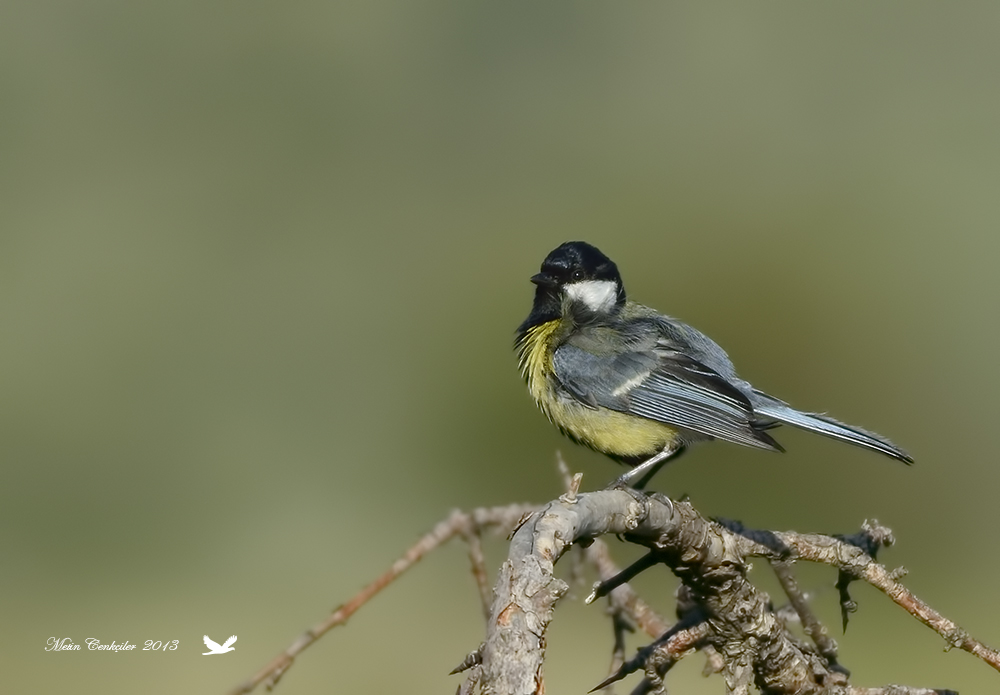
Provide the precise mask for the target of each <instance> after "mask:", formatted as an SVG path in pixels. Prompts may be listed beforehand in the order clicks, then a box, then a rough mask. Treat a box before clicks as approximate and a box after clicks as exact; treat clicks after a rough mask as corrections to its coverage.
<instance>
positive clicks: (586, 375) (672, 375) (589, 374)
mask: <svg viewBox="0 0 1000 695" xmlns="http://www.w3.org/2000/svg"><path fill="white" fill-rule="evenodd" d="M553 368H554V370H555V375H556V377H557V378H558V379H559V381H560V383H561V384H562V385H563V387H564V388H565V389H566V390H567V391H568V392H569V393H570V394H571V395H572V396H573V397H574V398H576V399H577V400H578V401H580V402H581V403H583V404H584V405H588V406H590V407H598V406H600V407H604V408H609V409H611V410H617V411H619V412H623V413H629V414H632V415H637V416H639V417H644V418H647V419H650V420H656V421H658V422H663V423H666V424H668V425H674V426H676V427H680V428H684V429H687V430H691V431H693V432H698V433H700V434H703V435H707V436H709V437H714V438H717V439H724V440H727V441H731V442H735V443H737V444H743V445H745V446H752V447H757V448H760V449H772V450H774V449H776V450H779V451H780V450H781V447H780V446H779V445H778V443H777V442H776V441H774V439H772V438H771V437H770V436H769V435H768V434H767V433H766V432H763V431H762V423H758V421H757V420H758V419H757V417H756V416H755V414H754V410H753V406H752V405H751V403H750V401H749V400H748V398H747V397H746V396H745V395H744V394H743V392H742V391H740V390H739V389H738V388H736V387H735V386H733V385H732V384H730V383H729V382H728V381H726V379H724V378H723V377H722V376H720V375H719V374H718V373H717V372H716V371H714V370H712V369H710V368H709V367H707V366H705V365H704V364H702V363H701V362H698V361H697V360H695V359H693V358H691V357H689V356H687V355H684V354H682V353H679V352H676V351H673V350H669V349H662V348H660V349H646V350H628V351H623V352H618V353H614V354H608V355H597V354H593V353H591V352H589V351H587V350H584V349H582V348H580V347H577V346H575V345H572V344H566V345H562V346H560V347H559V348H558V349H557V350H556V351H555V354H554V355H553Z"/></svg>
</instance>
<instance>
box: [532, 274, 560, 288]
mask: <svg viewBox="0 0 1000 695" xmlns="http://www.w3.org/2000/svg"><path fill="white" fill-rule="evenodd" d="M531 281H532V282H533V283H535V284H536V285H538V286H540V287H555V286H556V284H557V283H556V279H555V278H554V277H553V276H551V275H549V274H548V273H539V274H538V275H532V276H531Z"/></svg>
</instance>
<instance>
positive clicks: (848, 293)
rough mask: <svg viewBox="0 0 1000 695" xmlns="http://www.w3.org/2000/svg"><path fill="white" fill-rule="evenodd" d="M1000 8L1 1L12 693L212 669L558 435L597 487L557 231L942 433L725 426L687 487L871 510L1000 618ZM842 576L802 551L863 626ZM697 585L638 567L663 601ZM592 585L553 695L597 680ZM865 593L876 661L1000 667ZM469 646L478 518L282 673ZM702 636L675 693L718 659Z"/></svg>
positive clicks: (981, 624)
mask: <svg viewBox="0 0 1000 695" xmlns="http://www.w3.org/2000/svg"><path fill="white" fill-rule="evenodd" d="M998 30H1000V10H998V7H997V5H996V4H995V3H978V4H977V3H962V4H960V5H955V4H942V3H932V2H905V3H904V2H885V3H878V4H872V3H867V2H838V3H809V4H803V3H793V2H772V3H766V4H763V3H754V4H749V3H671V4H669V5H668V4H665V3H664V4H654V3H642V4H629V5H622V4H618V3H573V4H570V3H565V2H557V3H546V4H544V5H538V4H534V3H530V4H529V3H516V2H515V3H484V2H476V1H471V2H470V1H468V0H467V1H465V2H426V3H381V2H370V1H366V2H353V3H326V2H298V1H294V0H293V1H292V2H285V3H263V2H255V1H248V2H241V3H212V4H206V3H201V2H172V3H156V4H154V3H124V2H117V3H116V2H97V1H94V2H86V3H78V2H52V3H36V2H23V1H19V0H9V1H8V2H5V3H3V4H2V5H0V94H2V97H0V187H2V189H0V190H2V201H3V202H2V205H0V326H2V329H0V414H2V416H0V460H2V468H0V472H2V483H0V528H2V530H0V552H2V557H3V563H2V566H3V569H2V572H0V595H2V597H3V598H2V605H3V617H2V627H0V639H2V641H0V670H2V672H3V673H4V690H5V691H6V692H10V693H52V692H77V693H115V694H118V693H123V694H124V693H144V694H148V695H158V694H160V693H164V694H165V693H194V692H198V693H222V692H224V691H225V690H227V689H228V688H230V687H232V686H233V685H235V684H236V683H237V682H239V681H241V680H243V679H244V678H245V677H247V676H249V675H250V674H251V673H253V672H254V671H256V670H257V669H258V668H259V667H260V666H262V665H263V664H264V663H265V662H266V661H267V660H269V659H270V658H271V657H272V656H274V655H276V654H277V653H278V652H280V651H281V650H282V649H284V648H285V647H286V646H287V645H288V644H289V643H290V642H291V641H292V640H293V639H294V638H295V637H296V636H297V635H299V634H300V633H301V632H302V631H303V630H304V629H305V628H306V627H308V626H310V625H312V624H314V623H315V622H317V621H318V620H320V619H321V618H323V617H324V616H325V615H326V614H327V613H328V611H329V610H330V609H331V608H332V607H333V606H336V605H337V604H339V603H340V602H342V601H345V600H346V599H347V598H349V597H350V596H351V595H353V593H354V592H355V591H356V590H358V589H359V588H360V587H362V586H363V585H364V584H365V583H367V582H368V581H369V580H371V579H372V578H373V577H374V576H376V575H377V574H378V573H379V572H381V571H382V570H383V569H384V568H386V567H387V566H388V565H389V564H390V563H391V562H392V561H393V560H394V559H395V558H396V557H397V556H398V555H399V554H400V553H401V552H402V551H403V550H404V549H405V548H407V547H408V546H409V545H410V544H411V543H412V542H413V541H414V540H415V539H416V538H418V537H419V535H420V534H422V533H423V532H424V531H426V530H427V529H428V528H429V527H430V526H431V525H432V524H433V523H434V522H436V521H437V520H438V519H440V518H443V517H444V516H445V515H446V514H447V513H448V511H449V510H450V509H452V508H454V507H462V508H471V507H474V506H478V505H494V504H502V503H506V502H511V501H533V502H542V501H545V500H547V499H550V498H552V497H554V496H556V495H558V494H559V492H560V482H559V478H558V476H557V474H556V472H555V469H554V465H553V461H554V458H555V451H556V449H560V448H561V449H562V450H563V452H564V453H565V455H566V457H567V459H568V461H569V463H570V465H571V466H572V467H573V468H574V469H576V470H582V471H583V472H584V474H585V478H584V487H588V488H594V487H599V486H602V485H604V484H605V483H606V482H607V481H608V480H609V479H610V478H611V477H612V476H613V475H615V474H617V472H618V471H617V470H616V468H615V467H614V466H613V465H612V464H611V463H610V462H608V461H607V460H605V459H603V458H601V457H599V456H597V455H594V454H591V453H589V452H585V451H583V450H581V449H579V448H577V447H575V446H573V445H572V444H570V443H568V442H566V441H564V440H563V439H561V438H560V437H559V435H558V434H557V433H556V432H555V431H554V430H553V429H552V428H551V427H550V426H549V425H548V423H546V421H545V419H544V418H543V417H542V416H541V415H540V414H539V413H538V412H536V410H535V409H534V406H533V405H532V404H531V403H530V401H529V398H528V396H527V394H526V392H525V389H524V388H523V385H522V383H521V381H520V379H519V378H518V375H517V372H516V367H515V359H514V356H513V354H512V352H511V349H510V346H511V341H512V334H513V330H514V328H515V327H516V326H517V324H518V323H519V322H520V321H521V319H522V318H523V317H524V316H525V315H526V314H527V311H528V309H529V306H530V301H531V296H532V287H531V285H530V284H529V283H528V277H529V276H530V275H531V274H533V273H534V272H536V269H537V267H538V265H539V263H540V262H541V260H542V258H543V257H544V256H545V254H546V253H547V252H548V251H549V250H550V249H552V248H553V247H554V246H556V245H557V244H559V243H561V242H563V241H566V240H568V239H585V240H588V241H590V242H592V243H594V244H596V245H598V246H599V247H601V248H602V249H603V250H604V251H605V252H607V253H608V254H609V255H610V256H611V257H612V258H614V259H615V260H616V261H617V262H618V264H619V266H620V268H621V269H622V271H623V274H624V277H625V280H626V284H627V286H628V288H629V290H630V293H631V295H632V297H633V298H635V299H637V300H639V301H642V302H643V303H646V304H650V305H652V306H655V307H657V308H659V309H660V310H662V311H665V312H667V313H670V314H673V315H675V316H678V317H680V318H682V319H684V320H686V321H688V322H690V323H692V324H694V325H695V326H697V327H699V328H701V329H702V330H704V331H705V332H707V333H708V334H709V335H711V336H713V337H714V338H715V339H716V340H718V341H719V342H720V343H721V344H723V345H724V346H725V347H726V349H727V350H728V351H729V353H730V355H731V356H732V357H733V359H734V361H735V362H736V364H737V366H738V367H739V368H740V371H741V373H742V374H743V376H745V377H746V378H748V379H750V380H752V381H753V382H754V383H756V384H757V385H758V386H760V387H762V388H764V389H766V390H768V391H770V392H772V393H774V394H776V395H778V396H780V397H782V398H785V399H787V400H789V401H791V402H792V403H793V404H795V405H797V406H799V407H801V408H804V409H814V410H823V411H827V412H830V413H831V414H834V415H835V416H837V417H840V418H842V419H844V420H847V421H849V422H852V423H857V424H860V425H863V426H866V427H870V428H872V429H874V430H876V431H878V432H881V433H884V434H885V435H887V436H889V437H891V438H893V439H894V440H895V441H897V442H898V443H899V444H901V445H903V446H905V447H906V448H907V449H909V450H910V452H911V453H912V454H913V455H914V456H915V457H916V459H917V465H916V466H915V467H913V468H912V469H906V468H905V467H903V466H901V465H899V464H897V463H895V462H893V461H890V460H888V459H883V458H881V457H878V456H876V455H874V454H870V453H868V452H865V451H861V450H857V449H853V448H850V447H846V446H843V445H839V444H836V443H833V442H830V441H827V440H824V439H821V438H818V437H814V436H809V435H806V434H803V433H799V432H795V431H789V430H783V431H781V432H780V433H779V435H780V436H779V438H780V440H781V441H782V443H783V444H784V445H785V446H786V447H787V449H788V453H787V454H785V455H784V456H778V455H774V454H768V453H763V452H758V451H750V450H745V449H742V448H739V447H736V446H731V445H722V444H717V445H714V446H705V447H704V448H699V449H697V450H696V451H695V452H693V453H691V454H689V455H688V456H686V457H684V459H683V460H682V461H680V462H678V463H677V464H675V465H674V466H671V467H670V468H668V470H667V472H665V473H662V474H661V475H660V477H659V478H658V486H659V487H660V488H661V489H665V490H668V491H669V492H671V493H672V494H674V495H680V494H682V493H687V494H689V495H690V496H691V498H692V500H693V501H694V503H695V504H696V505H697V506H698V508H700V509H701V510H702V511H703V512H704V513H706V514H711V515H719V516H727V517H731V518H738V519H741V520H743V521H744V522H745V523H747V524H748V525H751V526H756V527H770V528H779V529H789V528H794V529H798V530H817V531H828V532H851V531H853V530H855V529H857V528H858V527H859V525H860V523H861V522H862V521H863V520H864V519H865V518H867V517H875V518H878V519H879V520H880V521H882V522H884V523H886V524H888V525H889V526H891V527H892V528H893V529H894V530H895V532H896V534H897V538H898V540H899V543H898V545H897V546H896V547H895V548H892V549H890V550H889V551H887V552H886V553H885V555H884V560H885V562H886V563H887V564H888V565H890V566H899V565H905V566H906V567H907V568H908V569H909V570H910V575H909V577H908V579H907V582H908V584H909V586H911V587H912V588H913V589H914V591H916V592H917V594H918V595H919V596H921V597H922V598H924V599H926V600H927V601H928V602H929V603H931V604H932V605H933V606H935V607H936V608H938V609H940V610H941V611H943V612H944V613H945V614H946V615H948V616H949V617H951V618H953V619H955V620H956V621H957V622H958V623H959V624H960V625H962V626H963V627H965V628H967V629H968V630H970V631H971V633H972V634H973V635H975V636H978V637H980V638H981V639H983V640H985V641H987V642H989V643H992V644H994V645H996V644H1000V606H998V604H997V601H996V597H995V590H996V586H995V585H996V581H995V577H996V576H997V573H998V572H1000V559H998V555H997V553H996V549H995V548H996V530H997V526H998V520H1000V511H998V510H997V506H996V505H995V491H996V490H997V487H998V483H1000V469H998V467H997V466H996V465H995V463H994V459H995V455H994V444H995V437H994V436H993V435H994V434H995V430H996V423H995V419H996V413H997V406H996V399H995V394H996V392H997V389H998V388H1000V375H998V369H997V363H996V359H995V353H996V350H997V344H998V338H1000V329H998V322H997V307H996V303H997V292H998V289H1000V281H998V278H997V268H996V266H997V259H998V252H1000V235H998V227H1000V128H998V125H1000V89H998V82H997V66H998V65H1000V42H998V41H997V35H998ZM614 550H615V552H616V553H618V557H619V558H620V560H621V561H622V562H626V561H628V560H629V559H630V558H632V557H634V556H635V551H633V550H631V549H629V548H626V547H623V546H621V545H620V544H617V543H616V544H615V548H614ZM488 553H489V561H490V564H491V568H492V567H495V566H496V565H497V564H499V562H500V561H501V559H502V557H503V553H504V546H503V544H502V543H501V542H499V541H494V542H491V543H490V544H489V545H488ZM758 565H759V567H758V569H757V570H755V573H756V574H757V575H759V577H760V580H761V583H762V586H764V587H765V588H769V589H770V588H773V581H771V580H770V579H769V577H768V570H767V568H766V566H763V563H758ZM834 579H835V577H834V575H833V573H832V572H830V571H828V570H826V569H811V568H803V570H802V581H803V583H804V584H805V585H806V586H807V587H809V588H812V589H819V590H820V594H819V596H818V598H817V601H818V606H819V610H820V613H821V615H822V616H823V617H824V618H826V619H828V620H830V621H831V626H832V627H834V628H835V627H836V624H837V608H836V595H835V592H833V591H832V590H830V589H829V588H828V587H829V586H830V585H832V582H833V581H834ZM675 585H676V582H675V580H674V579H673V578H672V577H671V576H670V575H669V574H668V573H666V572H665V571H660V572H658V573H656V572H654V573H649V574H648V576H644V577H642V578H640V580H639V587H640V589H641V590H642V591H643V592H644V593H645V594H646V595H647V596H648V597H649V598H650V599H651V600H652V601H653V603H654V604H655V605H657V606H658V607H659V608H661V609H662V610H663V611H665V612H669V611H670V609H671V606H672V601H671V595H672V592H673V589H674V587H675ZM822 587H827V588H825V589H823V588H822ZM585 594H586V590H585V589H584V588H582V587H581V588H577V589H574V592H573V597H572V598H571V599H568V600H566V601H565V602H564V603H563V604H561V605H560V607H559V611H558V612H557V615H556V620H555V623H554V626H553V629H552V632H551V638H550V647H551V648H550V660H549V666H548V670H547V674H548V677H549V688H550V690H551V691H553V692H560V693H573V692H578V693H579V692H585V691H586V690H588V689H589V688H590V687H592V686H593V685H594V684H596V683H597V682H598V681H600V680H601V679H602V678H603V676H604V675H605V667H606V664H607V661H608V658H609V650H610V644H611V634H610V629H609V626H608V622H607V619H606V618H605V617H604V615H603V610H602V608H601V607H599V606H592V607H583V606H582V605H581V603H580V599H581V597H582V596H583V595H585ZM855 597H856V598H857V600H858V601H859V603H860V612H859V613H857V614H856V615H855V617H854V619H853V621H852V623H851V625H850V628H849V630H848V632H847V634H846V636H844V637H843V638H842V639H840V642H841V646H842V655H843V662H844V663H845V664H846V665H847V666H848V667H849V668H851V669H852V670H853V671H854V679H855V682H856V683H857V684H859V685H870V686H874V685H881V684H885V683H889V682H904V683H907V684H911V685H921V686H933V687H950V688H955V689H958V690H960V691H962V692H964V693H982V692H993V691H995V690H997V685H998V683H1000V680H998V676H997V674H996V673H995V672H993V671H991V670H990V669H989V668H988V667H986V666H985V665H983V664H982V663H980V662H978V661H977V660H975V659H973V658H972V657H970V656H968V655H966V654H964V653H959V652H952V653H944V652H943V646H944V643H943V641H942V640H941V639H940V638H938V637H937V636H936V635H934V634H933V633H931V632H930V631H929V630H927V629H926V628H924V627H922V626H921V625H920V624H918V623H917V622H916V621H914V620H913V619H912V618H911V617H909V616H908V615H906V614H905V613H903V611H902V610H900V609H898V608H896V607H895V606H894V605H892V604H891V603H890V602H889V601H888V600H887V599H885V598H884V597H882V596H881V595H879V594H877V593H876V592H875V591H874V590H872V589H870V588H868V587H864V586H858V587H857V588H856V589H855ZM836 632H837V634H838V637H839V630H836ZM203 634H208V635H210V636H212V637H213V638H215V639H216V640H218V641H222V640H223V639H225V638H226V637H228V636H229V635H230V634H236V635H238V636H239V641H238V642H237V645H236V646H237V650H236V651H235V652H234V653H232V654H229V655H227V656H225V657H217V658H213V659H210V660H206V659H203V658H202V657H201V656H200V654H201V652H202V651H204V649H203V648H202V644H201V637H202V635H203ZM482 635H483V624H482V618H481V616H480V614H479V608H478V604H477V598H476V590H475V587H474V585H473V583H472V581H471V578H470V577H469V573H468V571H467V563H466V560H465V550H464V548H463V547H462V546H461V545H460V544H457V543H456V544H455V545H454V546H450V547H448V548H446V549H444V550H442V551H439V552H438V553H436V554H434V555H433V556H432V557H430V558H429V559H427V560H425V561H424V562H423V563H422V564H420V565H419V566H417V567H416V568H415V569H414V570H413V572H412V573H410V574H409V575H407V576H406V577H405V578H404V579H403V580H402V581H400V582H399V583H398V584H397V585H394V586H392V587H391V588H390V589H389V590H388V591H386V592H385V593H384V594H383V595H382V596H380V597H379V598H378V599H377V600H376V601H375V602H374V603H372V604H371V605H369V606H368V607H366V608H365V609H363V610H362V611H361V613H359V614H358V615H357V616H356V617H355V618H354V619H353V620H352V621H351V622H350V624H349V625H348V626H347V627H346V628H344V629H338V630H336V631H334V632H332V633H330V634H329V635H327V637H326V638H324V639H323V640H322V641H321V642H320V643H318V644H317V645H315V646H314V647H313V648H312V649H310V650H309V651H308V652H307V653H306V654H305V655H304V656H303V657H302V658H301V659H300V660H299V662H298V663H297V664H296V666H295V667H294V669H293V670H292V671H291V672H290V673H289V674H288V675H287V676H286V678H285V679H284V680H283V681H282V683H281V685H280V686H279V690H278V692H280V693H284V694H285V695H295V694H297V693H320V692H324V693H325V692H350V691H354V692H358V691H361V692H382V691H390V690H394V691H400V690H403V691H405V692H410V693H415V694H417V693H440V692H453V691H454V689H455V687H456V685H457V684H458V683H459V679H458V677H455V676H451V677H449V676H447V675H446V674H447V672H448V671H449V670H450V669H451V668H452V667H453V666H455V665H456V664H457V663H458V662H459V661H461V659H462V658H463V657H464V655H465V654H466V653H467V652H468V651H469V650H470V649H472V648H474V647H475V646H476V644H477V643H478V642H479V640H480V639H481V638H482ZM51 636H57V637H71V638H73V640H74V641H75V642H77V643H81V642H83V640H84V639H86V638H87V637H97V638H100V639H101V640H102V641H104V642H110V641H111V640H117V641H119V642H120V641H122V640H125V639H128V640H131V641H132V642H133V643H136V642H138V643H140V647H141V643H142V642H143V641H144V640H147V639H152V640H170V639H179V640H180V643H181V649H180V650H178V651H177V652H170V653H166V654H163V653H150V652H145V653H144V652H133V653H129V654H107V653H89V652H86V651H83V652H73V653H49V652H45V651H43V649H44V646H45V642H46V640H47V639H48V638H49V637H51ZM642 643H643V640H642V639H635V640H633V642H632V646H638V645H639V644H642ZM701 666H702V660H701V659H700V657H695V658H693V659H690V660H688V661H686V662H685V663H683V664H682V665H681V666H680V667H679V668H678V669H677V671H676V673H675V674H674V675H672V676H671V680H670V683H671V684H672V685H673V686H674V687H677V689H678V691H683V692H689V693H718V692H721V691H722V688H723V685H722V683H721V681H720V680H719V679H718V678H717V677H716V678H713V679H709V680H703V679H702V678H701V676H700V675H699V671H700V669H701Z"/></svg>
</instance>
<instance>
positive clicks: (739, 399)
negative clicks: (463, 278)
mask: <svg viewBox="0 0 1000 695" xmlns="http://www.w3.org/2000/svg"><path fill="white" fill-rule="evenodd" d="M531 282H532V283H534V284H535V286H536V288H535V297H534V302H533V303H532V307H531V312H530V313H529V314H528V317H527V318H526V319H525V320H524V322H523V323H522V324H521V325H520V326H519V327H518V329H517V331H516V338H515V341H514V345H515V350H516V353H517V357H518V366H519V368H520V371H521V375H522V377H523V378H524V380H525V381H526V382H527V386H528V391H529V393H530V394H531V396H532V398H533V399H534V401H535V403H536V404H537V405H538V407H539V408H540V409H541V411H542V412H543V413H544V414H545V415H546V417H548V419H549V420H550V421H551V422H552V423H553V424H554V425H555V426H556V427H557V428H558V429H559V430H560V431H561V432H562V433H563V434H565V435H567V436H568V437H569V438H570V439H572V440H573V441H575V442H577V443H579V444H583V445H584V446H587V447H589V448H591V449H593V450H595V451H598V452H600V453H603V454H606V455H607V456H609V457H611V458H612V459H614V460H615V461H618V462H619V463H623V464H625V465H627V466H629V467H630V470H629V471H628V472H626V473H625V474H623V475H622V476H620V477H619V478H618V479H616V480H615V481H614V483H612V487H613V486H625V487H631V488H634V489H637V490H640V489H643V488H644V487H645V485H646V484H648V482H649V480H650V479H651V478H652V477H653V475H654V474H655V473H656V472H657V471H658V470H659V469H660V468H661V467H662V466H663V465H664V464H665V463H666V462H667V461H669V460H672V459H675V458H676V457H677V456H679V455H680V454H681V453H683V452H684V451H685V450H687V449H688V448H689V447H690V446H691V445H692V444H695V443H698V442H702V441H709V440H723V441H728V442H734V443H736V444H741V445H743V446H748V447H754V448H757V449H767V450H771V451H784V449H783V448H782V447H781V445H780V444H779V443H778V442H777V440H775V439H774V437H773V436H772V435H771V431H772V430H773V429H774V428H775V427H777V426H779V425H792V426H794V427H798V428H800V429H803V430H808V431H810V432H816V433H817V434H821V435H824V436H826V437H831V438H833V439H837V440H840V441H842V442H847V443H849V444H853V445H855V446H859V447H863V448H866V449H870V450H872V451H877V452H879V453H881V454H884V455H886V456H889V457H891V458H894V459H898V460H900V461H903V462H904V463H906V464H912V463H913V458H912V457H911V456H910V455H909V454H908V453H906V452H905V451H903V450H902V449H900V448H899V447H897V446H896V445H895V444H893V443H892V442H890V441H889V440H888V439H886V438H885V437H882V436H881V435H878V434H875V433H874V432H869V431H867V430H864V429H862V428H860V427H855V426H853V425H848V424H845V423H843V422H839V421H838V420H835V419H833V418H832V417H829V416H827V415H825V414H819V413H809V412H804V411H800V410H796V409H795V408H793V407H791V406H790V405H788V404H787V403H785V402H784V401H781V400H779V399H777V398H775V397H773V396H770V395H768V394H767V393H765V392H763V391H761V390H759V389H757V388H756V387H754V386H753V385H751V384H750V383H749V382H747V381H745V380H743V379H741V378H740V377H739V376H737V374H736V370H735V368H734V367H733V363H732V362H731V361H730V359H729V356H728V355H727V354H726V352H725V351H724V350H723V349H722V348H721V347H719V345H718V344H716V343H715V342H714V341H713V340H712V339H711V338H709V337H708V336H706V335H705V334H704V333H701V332H700V331H698V330H696V329H695V328H692V327H691V326H689V325H687V324H686V323H683V322H681V321H679V320H677V319H675V318H671V317H670V316H666V315H664V314H661V313H659V312H658V311H656V310H654V309H651V308H649V307H646V306H643V305H641V304H637V303H635V302H632V301H631V300H629V299H628V296H627V295H626V293H625V286H624V284H623V283H622V278H621V275H620V274H619V272H618V267H617V266H616V265H615V263H614V262H613V261H612V260H611V259H610V258H608V257H607V256H606V255H604V254H603V253H602V252H601V251H600V250H598V249H597V248H596V247H594V246H592V245H590V244H588V243H586V242H583V241H568V242H566V243H564V244H562V245H560V246H559V247H557V248H556V249H554V250H553V251H552V252H551V253H549V254H548V256H546V258H545V260H544V261H543V262H542V266H541V271H540V272H539V273H538V274H536V275H534V276H533V277H532V278H531Z"/></svg>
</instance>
